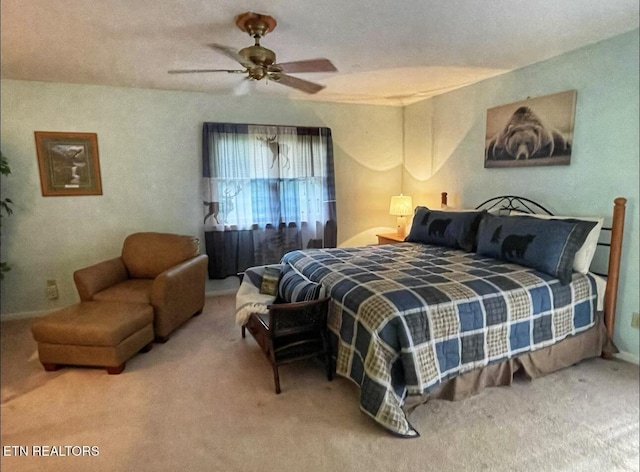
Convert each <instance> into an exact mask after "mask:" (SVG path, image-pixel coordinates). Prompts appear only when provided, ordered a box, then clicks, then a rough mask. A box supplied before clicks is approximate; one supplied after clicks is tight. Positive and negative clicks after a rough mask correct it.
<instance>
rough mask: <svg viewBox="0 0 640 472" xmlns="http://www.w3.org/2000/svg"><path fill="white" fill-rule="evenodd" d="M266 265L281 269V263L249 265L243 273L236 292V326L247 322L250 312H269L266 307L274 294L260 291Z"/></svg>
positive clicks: (272, 300) (272, 299) (273, 297)
mask: <svg viewBox="0 0 640 472" xmlns="http://www.w3.org/2000/svg"><path fill="white" fill-rule="evenodd" d="M267 267H275V268H278V269H281V268H282V265H280V264H273V265H268V266H258V267H250V268H248V269H247V270H246V271H245V273H244V277H243V278H242V283H241V284H240V287H239V288H238V292H237V293H236V324H237V325H238V326H244V325H245V324H247V321H248V320H249V315H251V313H269V309H268V308H267V307H268V306H269V305H270V304H272V303H273V302H274V301H275V299H276V296H275V295H265V294H262V293H260V287H261V286H262V275H263V274H264V270H265V268H267Z"/></svg>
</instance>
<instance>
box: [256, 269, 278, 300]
mask: <svg viewBox="0 0 640 472" xmlns="http://www.w3.org/2000/svg"><path fill="white" fill-rule="evenodd" d="M280 269H281V268H280V267H265V268H264V271H263V272H262V280H261V281H260V293H261V294H263V295H274V296H275V295H277V294H278V281H279V280H280V271H281V270H280Z"/></svg>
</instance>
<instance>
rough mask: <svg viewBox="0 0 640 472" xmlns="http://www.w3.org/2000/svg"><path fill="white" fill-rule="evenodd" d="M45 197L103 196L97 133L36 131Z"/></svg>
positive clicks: (39, 165)
mask: <svg viewBox="0 0 640 472" xmlns="http://www.w3.org/2000/svg"><path fill="white" fill-rule="evenodd" d="M35 138H36V150H37V153H38V167H39V169H40V185H41V187H42V195H43V196H45V197H51V196H71V195H102V182H101V180H100V163H99V161H98V136H97V135H96V134H95V133H64V132H57V131H36V132H35Z"/></svg>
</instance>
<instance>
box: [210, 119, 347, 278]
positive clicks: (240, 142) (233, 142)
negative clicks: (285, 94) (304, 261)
mask: <svg viewBox="0 0 640 472" xmlns="http://www.w3.org/2000/svg"><path fill="white" fill-rule="evenodd" d="M202 158H203V165H202V170H203V191H204V195H203V205H204V213H203V223H204V231H205V247H206V251H207V254H208V256H209V278H212V279H219V278H225V277H227V276H229V275H236V274H237V273H238V272H242V271H244V270H245V269H246V268H247V267H252V266H256V265H264V264H273V263H277V262H279V261H280V259H281V257H282V256H283V255H284V254H285V253H287V252H289V251H292V250H294V249H303V248H308V247H335V246H336V240H337V226H336V201H335V179H334V171H333V144H332V139H331V130H330V129H329V128H312V127H296V126H268V125H248V124H235V123H204V125H203V133H202Z"/></svg>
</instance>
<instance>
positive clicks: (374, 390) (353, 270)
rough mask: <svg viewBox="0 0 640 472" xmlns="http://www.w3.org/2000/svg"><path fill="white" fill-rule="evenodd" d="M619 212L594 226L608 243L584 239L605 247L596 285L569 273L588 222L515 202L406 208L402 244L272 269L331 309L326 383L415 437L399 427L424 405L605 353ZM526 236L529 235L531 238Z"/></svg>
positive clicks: (310, 255) (621, 205) (309, 253)
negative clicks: (334, 382)
mask: <svg viewBox="0 0 640 472" xmlns="http://www.w3.org/2000/svg"><path fill="white" fill-rule="evenodd" d="M625 202H626V200H625V199H624V198H617V199H616V200H615V205H614V212H613V218H612V220H611V221H612V224H611V226H610V227H603V228H602V229H603V231H602V232H603V233H610V238H608V239H609V241H608V242H606V243H601V242H598V241H597V240H598V236H597V235H596V242H598V244H603V245H605V246H608V247H609V257H608V267H607V270H606V273H604V274H601V275H604V276H606V283H604V280H605V279H604V278H602V277H600V276H598V275H596V274H593V273H591V272H588V271H587V270H583V272H585V273H582V272H577V271H576V270H575V267H574V264H577V263H578V259H577V258H576V257H575V256H576V253H577V252H578V251H579V250H581V248H582V247H583V246H584V247H586V244H584V243H585V240H586V239H587V238H588V237H589V236H593V233H592V230H593V229H596V228H595V227H596V226H597V223H589V224H586V222H585V221H584V220H576V219H571V218H568V219H562V217H553V216H552V215H551V212H549V211H547V210H546V209H545V208H544V207H542V206H540V205H538V204H537V203H535V202H533V201H531V200H528V199H526V198H522V197H515V196H500V197H495V198H492V199H489V200H487V201H486V202H484V203H482V204H481V205H479V206H478V207H477V208H476V209H475V211H469V212H455V213H456V214H455V215H453V216H452V215H451V213H454V212H448V211H443V210H430V209H427V208H424V207H420V208H418V209H417V210H416V214H415V215H414V221H413V225H412V228H411V232H410V234H409V236H408V237H407V241H406V242H402V243H398V244H388V245H377V246H366V247H352V248H333V249H308V250H301V251H293V252H290V253H288V254H286V255H285V256H284V257H283V260H282V263H283V264H284V265H285V266H287V268H288V269H290V270H294V271H296V272H297V273H299V274H300V275H302V276H304V277H305V278H306V279H308V280H310V281H312V282H314V283H318V284H320V285H321V286H322V287H323V289H324V290H325V291H326V293H327V294H328V295H329V296H330V297H331V304H330V311H329V318H328V325H329V331H330V333H331V335H332V338H333V344H334V356H335V364H336V372H337V374H339V375H341V376H344V377H346V378H348V379H350V380H352V381H353V382H354V383H355V384H356V385H357V386H358V387H359V392H360V408H361V410H362V411H363V412H364V413H366V414H367V415H369V416H370V417H371V418H373V419H374V420H375V421H376V422H378V423H379V424H380V425H381V426H382V427H384V428H386V429H387V430H388V431H389V432H390V433H392V434H394V435H397V436H401V437H417V436H419V433H418V431H417V430H416V429H415V428H414V427H413V426H412V425H411V423H410V422H409V419H408V418H409V415H410V413H411V411H413V409H414V408H415V407H416V406H418V405H419V404H421V403H424V402H426V401H428V400H430V399H432V398H446V399H451V400H457V399H460V398H464V397H466V396H469V395H472V394H474V393H476V392H478V391H479V390H481V389H482V388H484V387H487V386H496V385H509V384H510V383H511V381H512V379H513V377H514V375H516V373H519V372H520V373H523V374H524V375H525V376H527V377H529V378H535V377H537V376H540V375H544V374H547V373H549V372H552V371H554V370H558V369H560V368H563V367H567V366H569V365H572V364H574V363H576V362H579V361H580V360H582V359H585V358H589V357H596V356H600V355H604V356H610V355H611V354H612V353H614V352H615V346H613V344H612V343H611V338H612V335H613V326H614V319H615V304H616V303H615V298H616V294H617V283H618V273H619V264H620V251H621V242H622V232H623V225H624V211H625ZM445 205H446V194H443V207H444V206H445ZM516 212H522V213H528V214H540V213H542V214H545V215H546V218H542V217H540V218H538V217H534V216H532V215H516V216H512V214H514V213H516ZM424 215H427V216H424ZM444 216H446V217H449V218H450V221H449V226H448V227H447V228H448V229H445V228H444V223H443V221H444V220H445V218H444ZM534 220H535V221H534ZM543 221H545V223H543ZM492 225H493V226H492ZM514 225H515V226H514ZM532 225H533V226H532ZM532 227H534V228H536V229H537V228H538V227H540V228H541V229H540V231H539V234H537V235H536V237H534V236H533V235H532V234H529V233H530V232H532V231H533V230H531V228H532ZM505 228H506V229H505ZM509 228H511V229H509ZM568 228H571V229H568ZM597 230H598V231H597V232H598V233H600V232H601V231H600V229H599V228H597ZM518 231H519V232H520V233H522V235H520V236H517V235H516V233H518ZM562 231H565V232H567V233H568V234H570V236H566V238H567V239H566V240H565V241H564V245H563V246H562V245H561V247H559V249H558V251H556V252H558V253H559V255H554V256H553V257H556V259H554V261H555V262H558V260H559V261H560V262H559V263H557V264H556V266H554V265H553V264H551V268H549V264H548V263H547V262H546V259H547V258H549V257H550V256H548V255H547V253H546V252H545V253H544V254H545V255H544V257H542V256H540V257H539V258H538V260H536V255H537V254H542V253H541V252H540V251H549V250H550V249H548V248H549V247H552V246H553V245H554V244H556V242H555V240H554V241H552V242H549V240H544V239H543V238H545V237H547V238H548V237H553V238H555V237H556V236H555V235H556V233H559V232H562ZM578 233H580V235H579V237H578V239H577V241H578V242H575V241H574V242H571V241H573V240H574V239H575V235H576V234H578ZM452 234H453V236H452ZM549 234H551V236H549ZM527 237H528V238H529V240H531V241H533V242H531V241H528V240H525V239H526V238H527ZM536 238H537V239H536ZM572 238H573V239H572ZM560 239H561V238H560ZM568 241H569V242H568ZM536 244H538V246H536ZM572 244H573V246H576V245H578V246H579V247H577V248H576V249H575V250H574V249H571V250H568V249H567V247H570V246H571V245H572ZM525 246H527V247H525ZM527 254H529V255H530V256H531V255H533V259H531V257H530V258H529V259H527V260H525V259H522V258H524V257H526V256H527ZM591 257H593V254H592V255H591ZM542 259H545V263H544V264H541V263H540V260H542ZM551 259H553V258H551ZM569 259H570V261H569V268H568V269H567V264H568V262H567V261H568V260H569ZM514 261H516V262H518V263H516V262H514ZM589 263H590V260H589ZM545 264H546V265H545ZM588 266H589V264H587V269H588ZM556 269H557V270H556ZM603 299H604V304H603V303H602V300H603Z"/></svg>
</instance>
